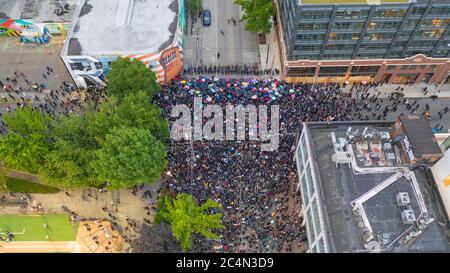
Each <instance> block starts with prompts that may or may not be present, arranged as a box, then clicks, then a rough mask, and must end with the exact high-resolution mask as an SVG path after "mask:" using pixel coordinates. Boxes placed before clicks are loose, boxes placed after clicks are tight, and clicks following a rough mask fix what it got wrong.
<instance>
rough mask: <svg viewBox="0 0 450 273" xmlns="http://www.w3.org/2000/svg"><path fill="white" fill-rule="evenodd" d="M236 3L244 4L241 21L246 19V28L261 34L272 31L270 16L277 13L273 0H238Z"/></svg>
mask: <svg viewBox="0 0 450 273" xmlns="http://www.w3.org/2000/svg"><path fill="white" fill-rule="evenodd" d="M234 3H235V4H238V5H240V6H242V10H243V14H242V17H241V22H242V21H246V23H245V30H247V31H251V32H255V33H261V34H267V33H269V32H270V29H271V28H272V24H271V22H270V17H271V16H274V15H275V7H274V5H273V2H272V0H236V1H235V2H234Z"/></svg>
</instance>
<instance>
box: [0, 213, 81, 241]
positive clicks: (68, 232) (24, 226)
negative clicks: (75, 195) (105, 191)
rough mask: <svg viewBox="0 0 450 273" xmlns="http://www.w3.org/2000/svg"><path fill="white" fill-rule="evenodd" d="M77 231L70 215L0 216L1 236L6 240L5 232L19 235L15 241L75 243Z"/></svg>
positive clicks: (15, 237)
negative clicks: (71, 222) (70, 220)
mask: <svg viewBox="0 0 450 273" xmlns="http://www.w3.org/2000/svg"><path fill="white" fill-rule="evenodd" d="M44 225H48V227H47V228H45V227H44ZM77 229H78V225H75V226H73V225H71V224H70V222H69V216H68V215H1V216H0V234H1V235H2V236H3V237H4V238H5V237H6V236H5V235H4V234H3V233H5V232H11V233H19V234H15V235H14V239H13V240H14V241H75V240H76V237H77ZM22 232H23V234H20V233H22Z"/></svg>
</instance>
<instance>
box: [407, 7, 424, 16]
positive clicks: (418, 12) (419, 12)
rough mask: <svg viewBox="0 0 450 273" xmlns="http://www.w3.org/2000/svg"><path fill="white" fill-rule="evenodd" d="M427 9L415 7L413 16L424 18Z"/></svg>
mask: <svg viewBox="0 0 450 273" xmlns="http://www.w3.org/2000/svg"><path fill="white" fill-rule="evenodd" d="M425 10H426V7H414V9H413V10H412V12H411V16H422V15H423V14H424V13H425Z"/></svg>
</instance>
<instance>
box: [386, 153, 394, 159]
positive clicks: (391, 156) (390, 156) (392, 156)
mask: <svg viewBox="0 0 450 273" xmlns="http://www.w3.org/2000/svg"><path fill="white" fill-rule="evenodd" d="M387 158H388V159H389V160H395V154H394V153H388V154H387Z"/></svg>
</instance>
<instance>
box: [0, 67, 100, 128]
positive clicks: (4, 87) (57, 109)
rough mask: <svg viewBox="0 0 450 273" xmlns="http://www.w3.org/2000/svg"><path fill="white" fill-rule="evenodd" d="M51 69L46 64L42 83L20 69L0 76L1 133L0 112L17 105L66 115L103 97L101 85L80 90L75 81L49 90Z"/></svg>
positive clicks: (12, 108) (95, 102) (62, 83)
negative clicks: (4, 76) (2, 77)
mask: <svg viewBox="0 0 450 273" xmlns="http://www.w3.org/2000/svg"><path fill="white" fill-rule="evenodd" d="M53 73H54V72H53V68H51V67H50V66H47V67H46V69H45V72H44V73H43V74H42V82H33V81H30V80H29V79H28V78H27V76H26V75H25V74H24V73H23V72H17V71H16V72H14V74H13V75H11V76H9V77H6V78H5V79H0V107H1V109H0V133H2V132H5V131H6V127H5V123H4V121H3V120H1V117H2V113H5V112H10V111H13V110H14V109H15V108H17V107H23V106H25V105H31V106H32V107H33V108H34V109H39V110H41V111H42V112H44V113H47V114H50V115H57V114H63V115H66V116H67V115H69V113H73V112H76V113H80V112H82V111H84V107H85V103H84V102H86V101H90V102H93V103H94V104H96V105H97V104H98V103H99V102H100V101H102V100H104V99H105V98H106V94H105V92H104V88H99V87H94V88H89V89H88V90H81V89H78V88H76V87H75V85H74V84H72V83H70V82H66V81H62V82H61V84H60V86H59V88H57V89H54V90H52V89H49V88H48V86H47V84H46V81H47V80H49V79H50V78H51V77H52V76H53Z"/></svg>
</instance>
